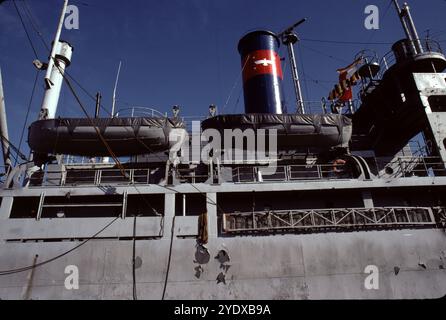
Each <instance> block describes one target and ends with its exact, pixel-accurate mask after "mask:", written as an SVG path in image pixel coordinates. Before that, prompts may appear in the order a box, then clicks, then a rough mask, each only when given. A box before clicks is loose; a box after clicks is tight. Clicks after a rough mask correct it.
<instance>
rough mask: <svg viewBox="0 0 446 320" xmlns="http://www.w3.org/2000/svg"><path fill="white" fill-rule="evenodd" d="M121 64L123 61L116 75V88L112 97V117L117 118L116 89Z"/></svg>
mask: <svg viewBox="0 0 446 320" xmlns="http://www.w3.org/2000/svg"><path fill="white" fill-rule="evenodd" d="M121 64H122V61H119V66H118V73H117V74H116V80H115V87H114V88H113V97H112V110H111V117H112V118H114V117H115V105H116V88H117V87H118V80H119V74H120V73H121Z"/></svg>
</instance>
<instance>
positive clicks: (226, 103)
mask: <svg viewBox="0 0 446 320" xmlns="http://www.w3.org/2000/svg"><path fill="white" fill-rule="evenodd" d="M249 58H250V55H249V54H248V56H247V57H246V61H245V63H244V64H243V67H242V70H241V71H240V73H239V74H238V76H237V79H236V80H235V82H234V85H233V86H232V88H231V91H230V92H229V95H228V98H227V99H226V102H225V104H224V105H223V108H222V109H221V112H223V110H225V108H226V106H227V105H228V103H229V99H231V96H232V93H233V91H234V89H235V87H236V86H237V85H238V82H239V81H240V78H241V77H242V75H243V72H244V71H245V67H246V65H247V64H248V61H249Z"/></svg>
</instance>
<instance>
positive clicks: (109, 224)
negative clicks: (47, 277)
mask: <svg viewBox="0 0 446 320" xmlns="http://www.w3.org/2000/svg"><path fill="white" fill-rule="evenodd" d="M119 218H120V216H118V217H116V218H114V219H113V220H112V221H110V222H109V223H108V224H107V225H106V226H105V227H103V228H102V229H101V230H99V231H98V232H96V233H95V234H94V235H93V236H91V237H90V238H88V239H86V240H84V241H83V242H81V243H80V244H78V245H77V246H75V247H73V248H72V249H70V250H68V251H65V252H64V253H62V254H59V255H57V256H55V257H53V258H51V259H48V260H46V261H43V262H40V263H37V264H35V265H31V266H27V267H23V268H17V269H10V270H0V276H4V275H10V274H15V273H20V272H25V271H28V270H31V269H35V268H38V267H41V266H43V265H45V264H48V263H50V262H53V261H55V260H57V259H60V258H62V257H64V256H66V255H67V254H69V253H71V252H73V251H75V250H76V249H78V248H80V247H82V246H83V245H84V244H86V243H87V242H88V241H90V240H92V239H95V238H96V237H97V236H98V235H99V234H101V233H102V232H103V231H104V230H106V229H107V228H108V227H110V226H111V225H112V224H113V223H114V222H115V221H116V220H118V219H119Z"/></svg>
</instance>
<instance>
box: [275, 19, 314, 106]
mask: <svg viewBox="0 0 446 320" xmlns="http://www.w3.org/2000/svg"><path fill="white" fill-rule="evenodd" d="M305 21H307V19H306V18H304V19H301V20H299V21H298V22H296V23H295V24H293V25H292V26H291V27H289V28H287V29H286V30H285V31H283V32H281V33H280V34H279V35H278V36H279V37H281V38H282V42H283V44H285V45H286V46H287V48H288V57H289V61H290V66H291V75H292V78H293V85H294V92H295V94H296V102H297V112H298V113H300V114H305V106H304V100H303V95H302V88H301V85H300V80H299V72H298V70H297V63H296V56H295V54H294V44H295V43H296V42H297V41H299V38H298V37H297V35H296V34H295V33H294V32H293V30H294V28H296V27H297V26H298V25H300V24H302V23H304V22H305Z"/></svg>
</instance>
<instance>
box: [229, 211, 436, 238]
mask: <svg viewBox="0 0 446 320" xmlns="http://www.w3.org/2000/svg"><path fill="white" fill-rule="evenodd" d="M443 209H444V208H443ZM436 223H437V222H436V219H435V214H434V210H433V209H432V208H429V207H381V208H340V209H306V210H305V209H304V210H274V211H256V212H243V213H242V212H234V213H225V214H223V217H222V232H223V233H246V232H260V233H264V232H286V231H288V232H289V231H293V232H297V231H305V230H306V231H311V230H320V229H328V230H334V229H337V230H344V229H352V228H356V229H365V228H367V229H385V228H408V227H432V226H435V225H436Z"/></svg>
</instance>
